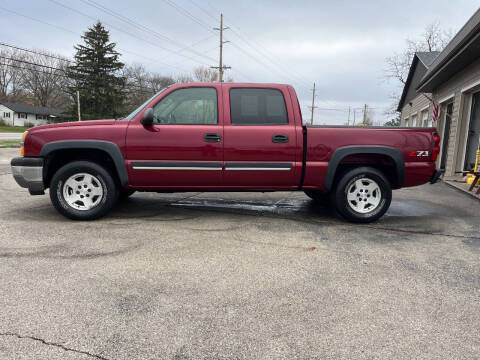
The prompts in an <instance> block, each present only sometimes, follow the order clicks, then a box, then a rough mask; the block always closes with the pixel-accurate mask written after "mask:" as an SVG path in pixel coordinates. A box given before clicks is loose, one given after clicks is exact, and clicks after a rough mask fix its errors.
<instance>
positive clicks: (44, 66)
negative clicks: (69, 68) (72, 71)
mask: <svg viewBox="0 0 480 360" xmlns="http://www.w3.org/2000/svg"><path fill="white" fill-rule="evenodd" d="M0 58H2V59H6V60H11V61H16V62H21V63H25V64H29V65H35V66H41V67H43V68H46V69H50V70H58V71H62V72H65V70H63V69H60V68H56V67H52V66H48V65H42V64H37V63H32V62H30V61H25V60H20V59H13V58H10V57H7V56H1V55H0Z"/></svg>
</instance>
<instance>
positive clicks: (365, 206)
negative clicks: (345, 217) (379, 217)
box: [347, 178, 382, 214]
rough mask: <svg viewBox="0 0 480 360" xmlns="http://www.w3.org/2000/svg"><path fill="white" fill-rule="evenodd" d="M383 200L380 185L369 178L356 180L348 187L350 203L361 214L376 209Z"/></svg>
mask: <svg viewBox="0 0 480 360" xmlns="http://www.w3.org/2000/svg"><path fill="white" fill-rule="evenodd" d="M381 200H382V192H381V190H380V186H378V184H377V183H376V182H375V181H373V180H372V179H369V178H361V179H358V180H355V181H354V182H352V183H351V184H350V185H349V187H348V189H347V203H348V205H349V206H350V208H351V209H352V210H354V211H356V212H358V213H360V214H367V213H369V212H372V211H374V210H375V209H376V208H378V206H379V205H380V201H381Z"/></svg>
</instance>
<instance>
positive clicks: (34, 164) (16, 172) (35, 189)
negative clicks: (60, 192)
mask: <svg viewBox="0 0 480 360" xmlns="http://www.w3.org/2000/svg"><path fill="white" fill-rule="evenodd" d="M10 165H11V166H12V175H13V178H14V179H15V181H16V182H17V184H18V185H20V186H21V187H24V188H27V189H28V192H29V193H30V194H31V195H43V194H45V191H44V190H45V187H44V185H43V158H36V157H35V158H33V157H32V158H28V157H17V158H13V159H12V161H11V162H10Z"/></svg>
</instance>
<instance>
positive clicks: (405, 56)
mask: <svg viewBox="0 0 480 360" xmlns="http://www.w3.org/2000/svg"><path fill="white" fill-rule="evenodd" d="M451 38H452V33H451V32H450V31H448V32H447V31H444V30H442V29H441V28H440V23H438V22H435V23H433V24H430V25H428V26H427V27H426V28H425V31H424V33H423V34H422V36H421V37H420V39H417V40H412V39H407V40H406V47H405V49H404V50H403V51H402V52H400V53H395V54H393V56H390V57H388V58H387V59H386V60H385V62H386V69H385V76H386V77H387V78H389V79H392V78H393V79H396V80H398V81H399V83H400V85H404V84H405V83H406V81H407V76H408V71H409V69H410V65H411V62H412V59H413V56H414V55H415V53H416V52H429V51H442V50H443V49H444V47H445V46H446V45H447V44H448V42H449V41H450V39H451Z"/></svg>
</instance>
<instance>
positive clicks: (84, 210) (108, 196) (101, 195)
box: [50, 161, 118, 220]
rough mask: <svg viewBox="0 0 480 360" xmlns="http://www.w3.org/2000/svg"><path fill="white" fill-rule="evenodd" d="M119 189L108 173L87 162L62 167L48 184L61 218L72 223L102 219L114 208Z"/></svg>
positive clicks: (100, 167) (75, 162) (52, 199)
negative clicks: (64, 217) (72, 221)
mask: <svg viewBox="0 0 480 360" xmlns="http://www.w3.org/2000/svg"><path fill="white" fill-rule="evenodd" d="M117 198H118V188H117V186H116V185H115V181H114V180H113V178H112V176H111V175H110V173H109V172H108V171H107V170H106V169H104V168H103V167H102V166H100V165H98V164H96V163H93V162H89V161H74V162H71V163H68V164H66V165H65V166H63V167H61V168H60V169H59V170H57V172H56V173H55V175H53V178H52V181H51V183H50V199H51V201H52V203H53V205H54V206H55V208H56V209H57V210H58V212H60V213H61V214H62V215H64V216H66V217H68V218H70V219H73V220H93V219H98V218H100V217H102V216H104V215H105V214H106V213H107V212H108V211H109V210H110V209H111V208H112V206H113V205H114V204H115V202H116V200H117Z"/></svg>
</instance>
